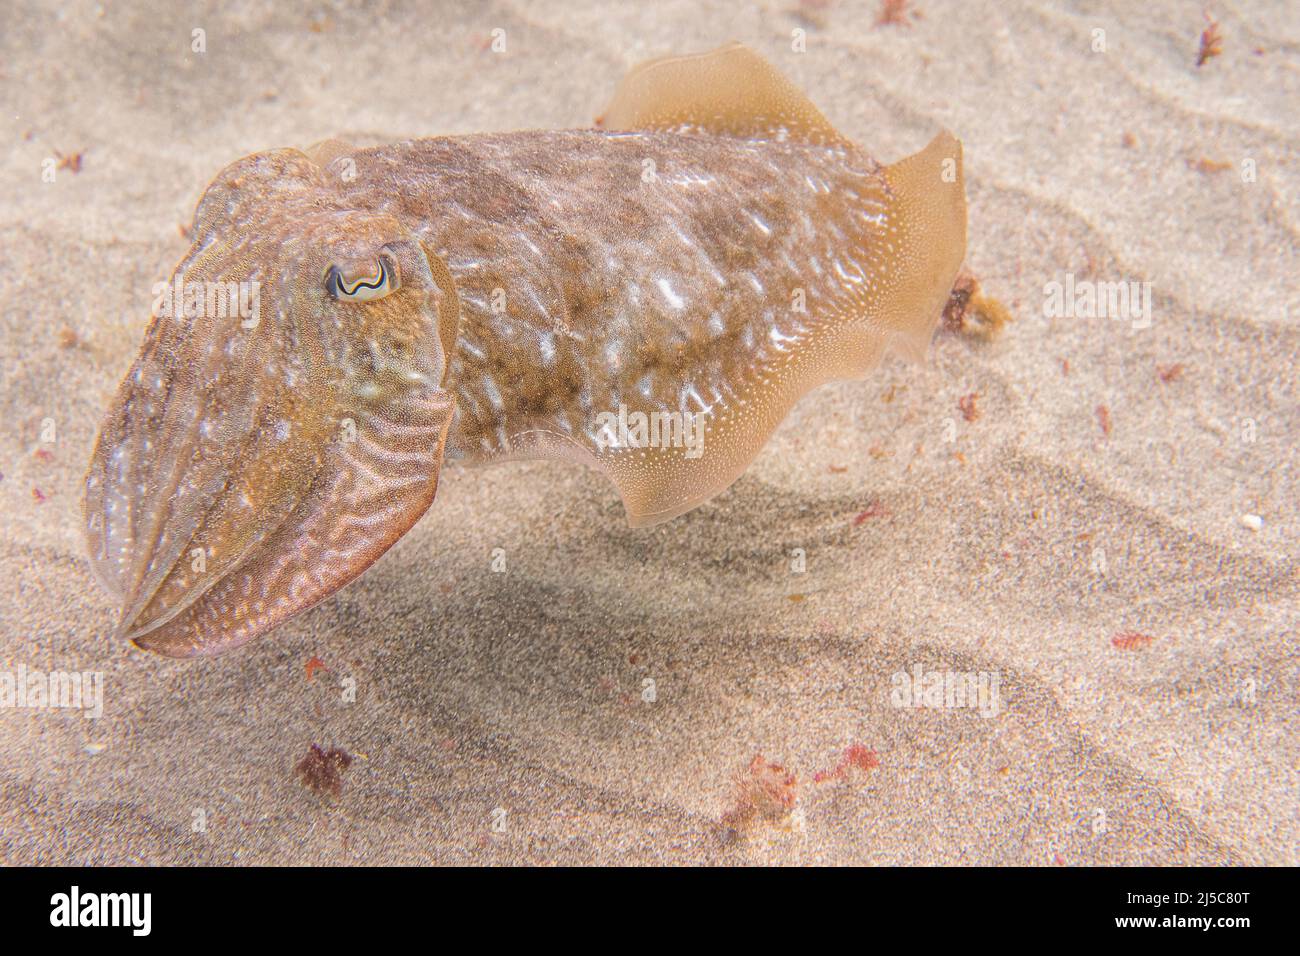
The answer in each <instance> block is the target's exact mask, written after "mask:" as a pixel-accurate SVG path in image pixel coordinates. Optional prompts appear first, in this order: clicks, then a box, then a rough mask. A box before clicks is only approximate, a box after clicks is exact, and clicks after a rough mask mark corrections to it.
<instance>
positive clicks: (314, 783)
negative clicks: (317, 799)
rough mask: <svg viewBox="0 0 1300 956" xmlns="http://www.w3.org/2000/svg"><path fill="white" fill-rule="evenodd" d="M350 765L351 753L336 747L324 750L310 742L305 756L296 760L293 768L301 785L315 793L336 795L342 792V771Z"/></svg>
mask: <svg viewBox="0 0 1300 956" xmlns="http://www.w3.org/2000/svg"><path fill="white" fill-rule="evenodd" d="M350 766H352V755H351V754H350V753H347V752H346V751H343V750H340V749H339V748H338V747H331V748H330V749H329V750H325V749H324V748H323V747H321V746H320V745H319V744H312V745H311V747H310V749H308V751H307V756H305V757H303V758H302V759H301V760H300V761H298V766H297V767H295V768H294V769H295V770H296V771H297V772H298V777H299V778H300V779H301V780H302V782H303V785H304V786H306V787H309V788H310V789H312V790H314V791H315V792H316V793H328V794H332V795H333V796H336V797H337V796H338V795H339V794H340V793H342V792H343V771H345V770H347V769H348V767H350Z"/></svg>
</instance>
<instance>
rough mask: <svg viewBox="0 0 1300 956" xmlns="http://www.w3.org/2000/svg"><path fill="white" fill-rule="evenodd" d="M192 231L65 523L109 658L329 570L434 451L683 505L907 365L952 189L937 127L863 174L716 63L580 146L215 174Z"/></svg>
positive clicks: (934, 297)
mask: <svg viewBox="0 0 1300 956" xmlns="http://www.w3.org/2000/svg"><path fill="white" fill-rule="evenodd" d="M191 234H192V236H193V240H194V243H193V247H192V248H191V249H190V251H189V253H188V254H187V255H186V256H185V258H184V259H183V260H182V261H181V263H180V264H179V265H178V266H177V267H176V270H175V272H174V274H173V276H172V280H171V282H169V283H165V284H164V283H160V284H159V287H156V288H155V292H160V291H161V292H162V293H163V294H164V295H160V296H159V298H160V299H161V298H164V297H165V296H166V295H167V294H170V292H171V290H172V289H175V290H176V292H177V299H178V301H174V302H171V303H170V305H171V306H172V307H170V308H164V309H161V310H160V309H159V308H157V307H155V309H154V316H153V319H152V321H151V322H150V324H149V327H148V330H147V333H146V336H145V341H144V344H143V347H142V348H141V350H140V353H139V355H138V357H137V358H136V359H135V362H134V364H133V365H132V366H131V369H130V371H129V372H128V373H127V375H126V378H125V379H124V380H123V382H122V384H121V386H120V387H119V389H118V391H117V395H116V398H115V400H114V402H113V404H112V406H111V408H110V409H109V411H108V415H107V417H106V419H105V421H104V424H103V427H102V428H101V431H100V434H99V439H98V442H97V443H96V446H95V450H94V453H93V456H92V460H91V463H90V470H89V473H88V475H87V478H86V502H85V517H86V534H87V544H88V549H89V555H90V560H91V564H92V567H93V569H94V571H95V573H96V576H97V577H98V578H99V579H100V581H101V582H102V583H103V584H104V586H105V587H107V589H108V590H109V591H110V592H111V593H112V594H113V596H114V597H115V598H116V600H117V601H118V602H120V605H121V617H120V623H119V625H118V632H119V634H120V636H122V637H125V638H129V639H130V640H132V641H133V642H134V643H135V644H136V645H138V646H140V647H143V648H147V649H149V650H152V651H157V652H159V653H161V654H166V655H170V656H175V657H187V656H192V655H198V654H214V653H218V652H221V651H224V650H228V649H230V648H233V647H238V646H239V645H242V644H244V643H246V642H248V641H250V640H252V639H253V638H255V637H257V636H259V635H261V634H264V633H266V632H267V631H270V630H271V629H273V628H275V627H276V626H277V625H279V624H281V623H283V622H284V621H286V620H287V619H288V618H290V617H292V616H294V615H295V614H298V613H300V612H301V611H304V610H306V609H307V608H310V607H312V606H313V605H315V604H316V603H318V602H319V601H321V600H322V599H324V598H326V597H328V596H329V595H330V594H332V593H333V592H335V591H337V590H338V589H339V588H341V587H343V586H344V585H345V584H347V583H348V582H349V581H351V580H352V579H354V578H355V577H356V576H357V575H359V574H360V573H361V572H362V571H364V570H365V569H366V568H367V567H369V566H370V565H371V564H372V563H374V562H375V561H376V560H377V559H378V558H379V557H380V556H381V555H382V554H383V553H384V551H386V550H387V549H388V548H389V547H390V546H391V545H392V544H393V543H394V542H395V541H396V540H397V539H398V538H400V537H401V536H402V535H403V534H404V533H405V532H406V531H407V530H408V529H410V528H411V526H412V525H414V524H415V522H416V521H417V520H419V518H420V516H421V515H423V514H424V512H425V510H426V509H427V508H428V507H429V505H430V504H431V503H432V501H433V498H434V493H435V491H436V490H437V486H438V475H439V471H440V469H441V467H442V463H443V461H444V459H447V458H452V459H459V460H462V461H464V462H465V463H466V464H477V463H483V462H490V461H501V460H508V459H521V458H534V459H535V458H563V459H567V460H570V461H577V462H582V463H585V464H587V465H590V466H594V467H595V468H597V469H599V470H601V471H602V472H604V473H605V474H606V475H608V476H609V478H610V480H611V481H612V482H613V484H614V486H615V487H616V488H617V490H618V493H619V495H620V496H621V498H622V501H623V505H624V507H625V509H626V513H627V517H628V520H629V521H630V523H631V524H632V525H634V526H645V525H651V524H655V523H657V522H660V521H665V520H667V519H669V518H672V517H674V516H676V515H680V514H682V513H683V512H685V511H688V510H690V509H691V508H694V507H695V506H697V505H699V504H701V503H702V502H704V501H706V500H708V499H709V498H711V497H713V496H714V495H716V494H718V492H720V491H722V490H723V489H725V488H726V487H727V486H728V485H730V484H731V483H732V482H733V481H734V480H735V479H736V477H737V476H739V475H740V473H741V472H742V471H743V470H744V469H745V468H746V467H747V465H748V464H749V462H750V461H751V460H752V459H753V458H754V456H755V455H756V454H757V453H758V451H759V449H761V448H762V447H763V445H764V443H765V442H766V441H767V439H768V437H769V436H770V435H771V433H772V431H773V429H775V428H776V426H777V425H778V424H779V423H780V422H781V420H782V419H783V418H784V417H785V415H786V414H787V413H788V412H789V411H790V409H791V407H792V406H793V405H794V404H795V402H797V401H798V400H799V398H800V397H801V396H803V395H804V394H805V393H806V392H808V391H809V390H810V389H812V388H815V387H816V386H818V385H821V384H823V383H826V382H829V381H832V380H836V379H846V378H856V377H861V376H863V375H865V374H866V373H867V372H869V371H870V370H871V369H872V368H873V367H874V366H875V365H876V364H877V363H878V362H879V361H880V360H881V358H882V357H883V356H884V355H886V354H888V353H897V354H900V355H903V356H909V357H914V358H915V357H919V356H921V355H922V354H923V353H924V350H925V348H926V347H927V345H928V342H929V339H930V336H931V333H932V332H933V329H934V326H935V323H936V320H937V319H938V318H939V315H940V313H941V311H942V310H943V307H944V305H945V302H946V301H947V300H948V297H949V293H950V290H951V289H952V286H953V281H954V278H955V277H956V275H957V271H958V269H959V267H960V265H961V263H962V260H963V257H964V255H965V247H966V200H965V192H964V186H963V181H962V157H961V144H960V143H959V142H958V141H957V140H956V139H955V138H954V137H953V136H951V135H950V134H948V133H946V132H945V133H941V134H939V135H938V136H936V137H935V138H934V140H933V141H932V142H931V143H930V144H929V145H928V146H927V147H926V148H925V149H923V150H922V151H921V152H919V153H917V154H916V155H914V156H910V157H908V158H906V159H903V160H901V161H899V162H896V163H894V164H893V165H890V166H881V165H880V164H878V163H877V162H875V161H874V160H873V159H871V158H870V157H869V156H868V155H867V154H866V153H865V152H864V151H863V150H862V149H860V148H859V147H858V146H856V145H854V144H853V143H851V142H849V141H848V140H847V139H845V138H844V137H843V136H841V135H840V134H839V133H838V132H837V131H836V130H835V129H834V127H832V126H831V124H830V123H829V122H828V121H827V120H826V118H825V117H824V116H823V115H822V114H821V113H820V112H819V111H818V110H817V109H816V107H814V106H813V105H812V103H811V102H809V101H808V99H806V98H805V97H804V95H803V94H802V93H801V92H800V91H799V90H798V89H797V88H796V87H795V86H793V85H792V84H791V83H790V82H789V81H788V80H786V79H785V78H784V77H783V76H782V75H781V74H780V73H779V72H778V71H776V70H775V69H774V68H773V67H772V66H771V65H770V64H768V63H767V62H766V61H765V60H763V59H762V58H761V57H759V56H758V55H756V54H754V53H753V52H751V51H750V50H748V49H746V48H745V47H743V46H741V45H739V44H731V45H729V46H725V47H722V48H720V49H718V50H715V51H713V52H711V53H707V54H701V55H692V56H682V57H670V58H664V59H658V60H654V61H651V62H649V63H645V64H642V65H641V66H639V67H637V68H635V69H634V70H633V71H632V72H631V73H629V74H628V75H627V76H626V77H625V78H624V80H623V81H622V83H621V84H620V86H619V87H618V89H617V91H616V93H615V95H614V98H613V100H612V102H611V103H610V105H609V106H608V108H607V109H606V110H605V112H604V113H603V114H602V116H601V117H600V118H599V119H598V120H597V123H596V127H595V128H591V129H574V130H555V131H549V130H547V131H526V132H517V133H502V134H484V135H473V136H448V137H435V138H431V139H416V140H408V141H405V142H400V143H396V144H392V145H385V146H378V147H373V148H357V147H353V146H350V145H348V144H346V143H343V142H340V141H337V140H329V141H326V142H324V143H320V144H317V145H316V146H314V147H311V148H309V149H306V150H298V149H278V150H272V151H269V152H261V153H256V154H254V155H251V156H247V157H245V158H243V159H240V160H238V161H236V162H234V163H232V164H231V165H230V166H228V167H226V169H224V170H223V171H222V172H221V173H220V174H219V175H218V176H217V177H216V179H215V180H213V182H212V183H211V184H210V185H209V186H208V188H207V190H206V191H205V192H204V194H203V197H202V199H201V200H200V202H199V204H198V208H197V210H196V212H195V217H194V226H193V229H192V233H191ZM250 289H251V290H252V292H253V294H252V295H244V292H246V291H247V290H250ZM214 303H215V304H214ZM232 303H233V304H235V305H243V306H247V305H249V304H250V303H251V304H253V305H254V306H255V308H252V309H249V308H234V307H231V305H232Z"/></svg>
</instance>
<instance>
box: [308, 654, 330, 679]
mask: <svg viewBox="0 0 1300 956" xmlns="http://www.w3.org/2000/svg"><path fill="white" fill-rule="evenodd" d="M327 670H329V668H328V667H327V666H326V665H325V662H324V661H323V660H321V659H320V658H319V657H313V658H312V659H311V660H309V661H308V662H307V680H308V682H310V681H311V679H312V678H313V677H315V676H316V672H317V671H327Z"/></svg>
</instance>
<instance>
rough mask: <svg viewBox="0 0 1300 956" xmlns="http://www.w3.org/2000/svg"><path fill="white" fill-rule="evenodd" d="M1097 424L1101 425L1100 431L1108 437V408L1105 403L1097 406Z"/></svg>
mask: <svg viewBox="0 0 1300 956" xmlns="http://www.w3.org/2000/svg"><path fill="white" fill-rule="evenodd" d="M1097 424H1098V425H1100V426H1101V433H1102V434H1103V435H1105V436H1106V437H1107V438H1109V437H1110V409H1109V408H1107V407H1106V406H1105V405H1098V406H1097Z"/></svg>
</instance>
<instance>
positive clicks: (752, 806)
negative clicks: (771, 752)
mask: <svg viewBox="0 0 1300 956" xmlns="http://www.w3.org/2000/svg"><path fill="white" fill-rule="evenodd" d="M798 785H799V780H798V778H797V777H796V776H795V775H794V774H793V773H790V772H789V771H788V770H786V769H785V767H783V766H781V765H780V764H777V763H769V762H768V761H767V760H765V759H764V758H763V755H762V754H755V755H754V759H753V760H751V761H750V762H749V766H748V767H747V768H746V769H745V770H744V771H742V772H741V773H739V774H737V775H736V803H735V806H733V807H732V808H731V809H730V810H728V811H727V812H726V813H724V814H723V815H722V827H723V830H724V831H725V832H726V833H727V834H729V835H730V836H732V837H734V836H736V835H738V834H739V833H741V832H742V831H745V830H749V829H751V828H752V827H754V826H756V825H758V824H763V823H779V822H780V821H782V820H784V819H785V818H786V817H788V816H790V814H791V813H792V812H793V811H794V805H795V801H796V800H797V793H796V789H797V787H798Z"/></svg>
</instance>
